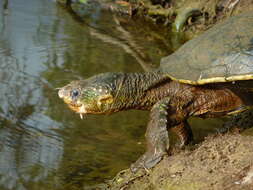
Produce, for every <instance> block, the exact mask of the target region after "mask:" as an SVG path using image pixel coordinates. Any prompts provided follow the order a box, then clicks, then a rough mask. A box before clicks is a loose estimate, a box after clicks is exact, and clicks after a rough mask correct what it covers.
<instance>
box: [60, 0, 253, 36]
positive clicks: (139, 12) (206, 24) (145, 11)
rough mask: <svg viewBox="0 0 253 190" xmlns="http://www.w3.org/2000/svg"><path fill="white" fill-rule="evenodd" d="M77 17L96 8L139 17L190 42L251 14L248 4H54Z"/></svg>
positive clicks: (228, 0) (225, 0)
mask: <svg viewBox="0 0 253 190" xmlns="http://www.w3.org/2000/svg"><path fill="white" fill-rule="evenodd" d="M57 2H58V3H61V4H67V5H68V6H70V7H72V9H73V10H74V11H76V12H79V13H80V10H83V8H84V7H91V6H95V7H97V6H100V8H101V9H106V10H109V11H112V12H114V13H117V14H121V15H122V14H124V15H127V16H129V17H143V18H144V19H146V20H149V21H152V22H154V23H157V24H161V25H162V26H166V27H172V29H173V31H174V32H176V33H182V32H183V33H185V34H186V36H187V38H189V39H190V38H193V37H194V36H196V35H198V34H199V33H201V32H202V31H205V30H207V29H208V28H210V27H211V26H213V25H214V24H216V23H217V22H220V21H222V20H224V19H226V18H227V17H230V16H233V15H238V14H240V13H242V12H245V11H253V2H252V0H201V1H199V0H191V1H189V0H171V1H166V0H127V1H122V0H116V1H110V0H95V1H94V0H93V1H89V0H85V1H84V0H79V1H75V2H74V3H72V1H71V0H57Z"/></svg>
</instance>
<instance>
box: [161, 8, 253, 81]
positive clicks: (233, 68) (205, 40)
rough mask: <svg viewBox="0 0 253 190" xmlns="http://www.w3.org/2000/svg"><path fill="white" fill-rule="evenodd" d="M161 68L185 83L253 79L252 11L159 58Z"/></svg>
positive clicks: (174, 78)
mask: <svg viewBox="0 0 253 190" xmlns="http://www.w3.org/2000/svg"><path fill="white" fill-rule="evenodd" d="M159 70H160V71H162V72H165V73H167V74H168V75H169V76H170V77H171V79H173V80H176V81H179V82H182V83H188V84H195V85H200V84H207V83H216V82H228V81H236V80H249V79H253V12H248V13H243V14H241V15H238V16H234V17H230V18H229V19H227V20H225V22H222V23H219V24H217V25H215V26H214V27H212V28H211V29H209V30H207V31H206V32H204V33H203V34H201V35H200V36H198V37H196V38H194V39H192V40H190V41H188V42H187V43H185V44H184V45H183V46H182V47H180V48H179V49H178V50H177V51H176V52H175V53H173V54H172V55H170V56H167V57H164V58H162V60H161V65H160V68H159Z"/></svg>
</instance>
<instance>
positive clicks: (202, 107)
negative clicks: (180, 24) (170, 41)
mask: <svg viewBox="0 0 253 190" xmlns="http://www.w3.org/2000/svg"><path fill="white" fill-rule="evenodd" d="M246 82H249V81H245V82H244V81H242V82H236V83H237V85H233V84H234V83H233V84H232V83H220V84H210V85H202V86H193V85H189V84H182V83H179V82H177V81H173V80H171V79H170V78H169V77H168V76H166V74H163V73H160V72H150V73H128V74H125V73H104V74H99V75H96V76H93V77H91V78H88V79H86V80H80V81H73V82H71V83H70V84H68V85H66V86H64V87H62V88H61V89H60V90H59V92H58V95H59V97H60V98H62V99H63V101H64V102H65V103H66V104H67V105H68V106H69V107H70V108H71V109H72V110H73V111H75V112H76V113H79V114H80V115H81V118H82V115H83V114H110V113H114V112H118V111H121V110H128V109H139V110H150V121H149V123H148V126H147V132H146V140H147V150H146V153H145V154H144V155H142V156H141V157H140V158H139V159H138V160H137V161H136V162H135V163H134V164H132V166H131V169H132V171H133V172H136V171H137V170H138V169H140V168H145V169H149V168H152V167H153V166H155V165H156V164H157V163H158V162H159V161H160V160H161V159H162V158H163V156H165V155H167V153H168V151H169V148H170V143H169V135H168V132H169V130H171V131H174V132H175V133H176V134H177V135H178V137H179V140H180V146H181V147H182V146H184V145H186V144H188V143H189V142H191V141H192V140H193V135H192V131H191V128H190V126H189V124H188V123H187V119H188V118H189V117H191V116H198V117H202V118H208V117H219V116H223V115H228V114H233V113H238V112H241V111H244V110H246V109H247V108H249V107H250V106H251V105H253V100H252V97H253V94H252V92H249V91H248V90H247V89H246V88H243V85H242V84H244V83H246ZM250 82H251V81H250ZM241 86H242V87H241ZM246 86H248V84H247V85H246Z"/></svg>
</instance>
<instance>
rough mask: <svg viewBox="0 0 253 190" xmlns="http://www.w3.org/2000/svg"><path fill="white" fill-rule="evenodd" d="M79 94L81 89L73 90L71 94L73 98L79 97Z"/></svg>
mask: <svg viewBox="0 0 253 190" xmlns="http://www.w3.org/2000/svg"><path fill="white" fill-rule="evenodd" d="M78 95H79V91H78V90H72V91H71V96H72V98H75V97H77V96H78Z"/></svg>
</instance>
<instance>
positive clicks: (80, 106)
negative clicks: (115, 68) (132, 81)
mask: <svg viewBox="0 0 253 190" xmlns="http://www.w3.org/2000/svg"><path fill="white" fill-rule="evenodd" d="M119 78H120V74H114V73H104V74H99V75H96V76H93V77H91V78H88V79H86V80H79V81H73V82H71V83H69V84H68V85H66V86H64V87H62V88H60V89H59V91H58V95H59V97H60V98H62V99H63V101H64V102H65V103H66V104H67V105H68V106H69V107H70V108H71V109H72V110H73V111H75V112H77V113H79V114H80V116H81V117H82V114H106V113H112V112H116V111H118V110H117V108H116V107H115V96H117V93H116V92H115V91H116V86H117V81H119Z"/></svg>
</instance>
